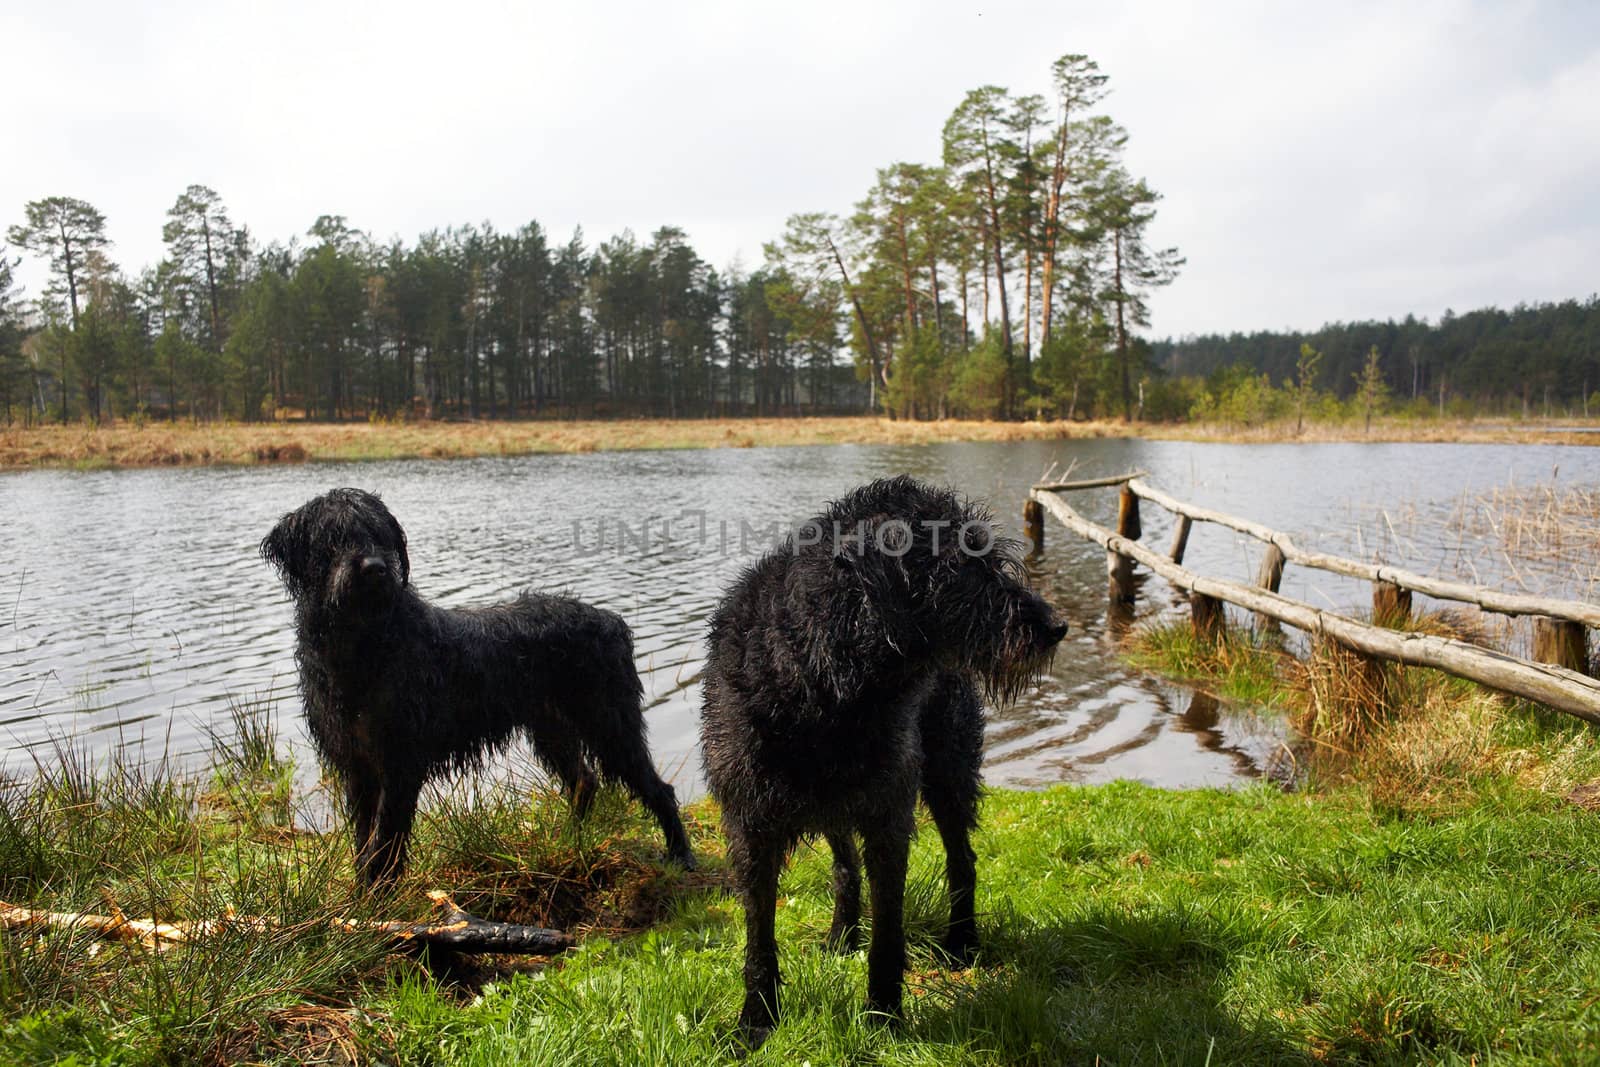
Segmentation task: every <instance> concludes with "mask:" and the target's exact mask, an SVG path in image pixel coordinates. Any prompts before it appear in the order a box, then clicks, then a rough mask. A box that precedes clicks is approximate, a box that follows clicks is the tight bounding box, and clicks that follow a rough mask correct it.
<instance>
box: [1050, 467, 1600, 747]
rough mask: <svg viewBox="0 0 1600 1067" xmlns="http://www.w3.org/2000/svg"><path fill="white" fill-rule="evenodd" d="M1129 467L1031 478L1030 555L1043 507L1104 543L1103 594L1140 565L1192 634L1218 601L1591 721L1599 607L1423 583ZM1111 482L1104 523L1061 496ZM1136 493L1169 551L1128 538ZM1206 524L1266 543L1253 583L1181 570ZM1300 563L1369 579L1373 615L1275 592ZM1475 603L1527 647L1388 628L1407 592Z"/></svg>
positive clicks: (1124, 585) (1115, 591)
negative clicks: (1530, 643)
mask: <svg viewBox="0 0 1600 1067" xmlns="http://www.w3.org/2000/svg"><path fill="white" fill-rule="evenodd" d="M1143 475H1144V472H1143V471H1135V472H1132V473H1129V474H1125V475H1119V476H1115V477H1109V478H1096V479H1089V480H1085V481H1077V482H1054V483H1049V484H1043V485H1036V486H1034V487H1033V491H1032V492H1031V493H1030V494H1029V496H1028V502H1027V504H1026V505H1025V507H1024V510H1023V527H1024V531H1025V533H1026V535H1027V537H1028V539H1029V541H1030V542H1031V544H1032V546H1033V550H1034V551H1035V552H1039V551H1043V549H1044V514H1045V513H1046V512H1048V513H1049V514H1051V515H1053V516H1054V517H1055V518H1056V519H1058V520H1059V521H1060V522H1061V524H1062V525H1063V526H1065V527H1067V529H1069V530H1071V531H1073V532H1074V533H1076V534H1078V535H1080V536H1082V537H1085V538H1087V539H1089V540H1091V541H1094V542H1096V543H1097V544H1099V545H1100V546H1102V547H1103V548H1104V549H1105V550H1106V572H1107V595H1108V596H1110V597H1111V598H1112V599H1113V600H1117V601H1123V602H1131V600H1132V597H1133V568H1134V565H1135V564H1136V563H1140V564H1143V565H1144V566H1146V567H1148V568H1149V569H1150V570H1151V571H1153V572H1155V573H1156V574H1158V575H1160V576H1161V577H1162V578H1165V579H1166V580H1167V581H1169V582H1171V583H1172V584H1173V585H1174V586H1176V587H1177V588H1179V589H1182V590H1184V591H1185V592H1186V593H1188V598H1189V605H1190V611H1191V614H1192V619H1193V624H1194V627H1195V630H1196V632H1197V633H1198V634H1200V635H1201V636H1203V637H1206V638H1208V639H1214V638H1215V637H1217V636H1219V635H1220V634H1221V632H1222V626H1223V621H1224V620H1223V611H1222V604H1223V602H1227V603H1230V604H1236V605H1238V606H1239V607H1242V608H1245V609H1247V610H1249V611H1251V612H1254V613H1255V616H1256V619H1257V622H1258V624H1260V625H1275V624H1277V623H1285V624H1287V625H1289V626H1293V627H1295V628H1296V629H1299V630H1303V631H1305V632H1307V633H1310V634H1314V635H1317V636H1321V637H1326V638H1329V639H1332V640H1334V641H1337V642H1339V643H1340V644H1342V645H1344V646H1346V647H1347V648H1350V649H1352V650H1353V651H1355V652H1357V653H1359V654H1361V655H1363V656H1369V657H1373V658H1375V659H1381V660H1388V661H1391V662H1394V663H1403V664H1407V665H1410V666H1416V667H1433V668H1436V669H1438V670H1441V671H1445V672H1447V673H1449V674H1453V675H1456V676H1458V677H1461V678H1467V679H1470V680H1471V681H1474V682H1478V683H1480V684H1482V685H1486V686H1489V687H1491V688H1493V689H1498V690H1501V691H1503V692H1506V693H1511V694H1513V695H1515V696H1520V697H1525V698H1526V699H1528V700H1533V701H1537V702H1538V703H1541V704H1545V705H1548V706H1550V707H1552V708H1556V709H1558V710H1561V711H1565V712H1568V713H1570V714H1572V715H1576V716H1578V717H1580V718H1583V719H1588V720H1589V721H1590V722H1595V723H1600V681H1596V680H1595V679H1594V678H1592V677H1590V676H1589V674H1588V673H1587V672H1588V659H1589V656H1588V628H1589V627H1595V626H1600V606H1597V605H1594V604H1588V603H1584V602H1582V601H1576V600H1557V599H1551V598H1546V597H1534V596H1525V595H1521V594H1516V593H1506V592H1502V591H1500V590H1496V589H1489V588H1486V587H1483V586H1477V585H1466V584H1463V583H1460V582H1450V581H1444V580H1442V579H1438V578H1430V577H1426V576H1424V575H1420V574H1413V573H1412V572H1410V571H1406V570H1402V569H1400V568H1398V567H1390V566H1385V565H1382V564H1372V563H1363V562H1361V561H1359V560H1352V559H1345V558H1343V557H1339V556H1330V555H1326V554H1323V553H1319V552H1308V551H1306V550H1304V549H1302V548H1300V547H1299V546H1298V545H1296V544H1295V543H1294V542H1293V540H1291V539H1290V538H1289V536H1288V535H1287V534H1284V533H1281V532H1279V531H1277V530H1273V529H1271V528H1269V527H1266V526H1263V525H1261V524H1260V523H1256V522H1251V521H1250V520H1248V519H1241V518H1238V517H1236V516H1233V515H1227V514H1224V513H1223V512H1220V511H1213V510H1210V509H1208V508H1201V507H1196V506H1195V505H1193V504H1188V503H1185V502H1184V501H1181V500H1177V499H1175V498H1173V497H1171V496H1169V495H1167V494H1166V493H1163V492H1162V491H1161V490H1159V489H1157V488H1155V487H1154V486H1152V485H1150V484H1149V483H1147V482H1146V481H1144V477H1143ZM1110 486H1120V487H1121V488H1120V491H1119V495H1118V508H1117V528H1116V529H1115V530H1110V529H1107V528H1106V527H1104V526H1099V525H1097V524H1095V523H1093V522H1090V521H1089V520H1088V519H1086V518H1084V517H1083V516H1082V515H1081V514H1079V513H1078V512H1077V511H1076V510H1074V509H1073V508H1072V506H1071V505H1069V504H1068V503H1067V502H1066V500H1065V498H1064V494H1067V493H1072V492H1077V491H1081V490H1086V489H1094V488H1105V487H1110ZM1141 500H1147V501H1149V502H1151V503H1153V504H1157V505H1159V506H1160V507H1163V508H1165V509H1166V510H1168V511H1170V512H1172V513H1173V515H1174V516H1176V524H1175V528H1174V530H1173V538H1172V546H1171V548H1170V549H1169V550H1168V551H1167V552H1166V553H1165V554H1162V553H1160V552H1156V551H1154V550H1153V549H1151V548H1148V547H1146V546H1145V545H1142V544H1140V543H1139V538H1140V537H1141V536H1142V534H1143V529H1142V526H1141V523H1140V518H1139V502H1140V501H1141ZM1196 522H1209V523H1214V524H1216V525H1219V526H1225V527H1227V528H1229V529H1232V530H1237V531H1238V532H1240V533H1243V534H1247V535H1249V536H1251V537H1253V538H1255V539H1257V540H1259V541H1261V542H1263V543H1264V544H1266V546H1267V551H1266V556H1265V558H1264V559H1263V560H1262V564H1261V570H1260V573H1259V574H1258V576H1257V578H1256V583H1255V584H1254V585H1247V584H1245V583H1243V582H1235V581H1229V580H1227V579H1223V578H1209V577H1206V576H1204V575H1200V574H1196V573H1195V572H1194V571H1192V570H1189V569H1188V568H1187V567H1185V566H1184V565H1183V556H1184V551H1185V549H1186V548H1187V547H1188V542H1189V530H1190V527H1191V525H1192V524H1193V523H1196ZM1290 563H1292V564H1295V565H1296V566H1302V567H1311V568H1314V569H1317V570H1323V571H1329V572H1331V573H1334V574H1342V575H1345V576H1347V577H1351V578H1358V579H1363V580H1366V581H1369V582H1371V583H1372V616H1373V621H1372V622H1370V623H1368V622H1363V621H1361V620H1358V619H1353V618H1350V617H1349V616H1346V615H1340V614H1337V613H1336V612H1332V611H1327V610H1324V609H1321V608H1315V607H1312V606H1311V605H1310V604H1307V603H1304V602H1303V601H1299V600H1294V599H1291V598H1289V597H1286V596H1282V595H1281V594H1279V592H1278V587H1279V584H1280V582H1281V581H1282V579H1283V569H1284V567H1285V565H1287V564H1290ZM1413 592H1417V593H1422V594H1423V595H1425V596H1430V597H1433V598H1435V599H1438V600H1450V601H1457V602H1460V603H1467V604H1474V605H1476V606H1478V607H1479V608H1481V609H1482V610H1484V611H1489V612H1495V613H1497V614H1501V615H1526V616H1532V617H1533V618H1534V652H1533V658H1532V659H1523V658H1521V657H1518V656H1512V655H1509V654H1507V653H1504V652H1497V651H1495V650H1494V649H1488V648H1483V647H1480V646H1478V645H1473V644H1468V643H1467V642H1464V641H1457V640H1454V639H1452V638H1448V637H1438V636H1435V635H1432V634H1421V633H1415V632H1412V631H1409V630H1404V629H1398V628H1397V627H1399V626H1401V625H1403V624H1404V623H1405V621H1406V620H1407V618H1408V617H1409V616H1410V613H1411V594H1412V593H1413Z"/></svg>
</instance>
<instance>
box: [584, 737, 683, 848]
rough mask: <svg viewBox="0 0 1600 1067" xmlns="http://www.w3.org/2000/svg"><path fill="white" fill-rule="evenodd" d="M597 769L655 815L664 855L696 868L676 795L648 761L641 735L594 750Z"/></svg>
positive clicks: (648, 752) (648, 754)
mask: <svg viewBox="0 0 1600 1067" xmlns="http://www.w3.org/2000/svg"><path fill="white" fill-rule="evenodd" d="M595 755H596V757H597V758H598V759H599V761H600V771H601V773H602V774H604V775H605V776H606V777H607V778H611V779H614V780H616V781H619V782H621V783H622V784H623V785H625V786H627V787H628V792H630V793H632V794H633V795H634V796H635V797H638V798H639V802H640V803H641V804H643V805H644V806H645V807H646V808H647V809H648V810H649V812H650V814H652V815H654V816H655V817H656V822H657V823H659V824H660V825H661V833H662V836H664V837H665V838H666V840H667V856H668V858H669V859H671V860H672V861H673V862H675V863H677V864H678V865H679V866H681V867H682V868H683V869H684V870H687V871H692V870H694V867H695V861H694V849H692V848H690V847H689V834H688V831H686V830H684V828H683V818H682V817H681V816H680V815H679V814H678V795H677V794H676V793H674V792H673V790H672V787H671V786H670V785H668V784H667V783H666V782H664V781H662V780H661V775H659V774H657V773H656V765H655V764H654V763H652V762H651V760H650V750H649V749H647V748H645V744H644V738H643V737H642V736H634V737H628V738H624V739H619V741H618V742H617V744H616V746H615V748H612V749H610V750H597V751H596V752H595Z"/></svg>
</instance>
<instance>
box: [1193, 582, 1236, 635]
mask: <svg viewBox="0 0 1600 1067" xmlns="http://www.w3.org/2000/svg"><path fill="white" fill-rule="evenodd" d="M1189 610H1190V611H1191V612H1193V616H1192V618H1193V620H1194V635H1195V637H1197V638H1199V639H1200V640H1201V641H1203V642H1205V643H1207V644H1215V643H1216V642H1218V641H1220V640H1222V638H1223V636H1224V635H1225V634H1226V633H1227V617H1226V616H1225V615H1224V614H1223V612H1222V601H1220V600H1218V599H1217V598H1216V597H1214V596H1206V594H1204V593H1195V592H1191V593H1190V594H1189Z"/></svg>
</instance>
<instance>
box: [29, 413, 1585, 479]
mask: <svg viewBox="0 0 1600 1067" xmlns="http://www.w3.org/2000/svg"><path fill="white" fill-rule="evenodd" d="M1094 437H1150V438H1161V439H1170V440H1190V441H1232V442H1241V443H1266V442H1288V441H1307V442H1315V441H1363V440H1365V441H1374V442H1376V441H1470V442H1485V441H1491V442H1520V441H1528V440H1531V439H1536V440H1538V441H1541V442H1546V443H1551V442H1563V443H1572V444H1600V435H1595V434H1583V433H1565V434H1538V435H1530V434H1529V433H1527V432H1526V430H1523V429H1516V428H1512V427H1510V426H1507V425H1505V424H1494V425H1486V424H1473V423H1470V422H1438V423H1435V422H1426V423H1415V422H1383V423H1379V424H1374V426H1373V432H1372V434H1371V435H1370V436H1369V435H1367V434H1364V433H1362V432H1361V429H1360V427H1359V426H1344V425H1319V426H1313V427H1308V428H1307V430H1306V432H1305V433H1304V434H1302V435H1300V436H1298V437H1297V436H1296V435H1295V434H1294V433H1293V431H1292V428H1288V427H1283V426H1268V427H1259V428H1254V429H1249V430H1241V429H1237V428H1228V427H1223V426H1215V425H1191V424H1186V425H1159V424H1150V423H1136V424H1129V423H1123V422H1120V421H1115V420H1105V421H1098V422H968V421H958V420H947V421H941V422H904V421H890V420H888V419H884V418H877V417H872V416H849V417H827V418H793V419H770V418H769V419H677V420H668V419H617V420H605V421H598V420H595V421H573V422H558V421H538V422H533V421H527V422H488V421H479V422H394V423H381V422H380V423H296V422H274V423H187V422H183V423H176V424H169V423H151V424H147V425H143V426H140V425H136V424H133V423H115V424H112V425H107V426H102V427H98V428H97V427H91V426H88V425H82V424H80V425H70V426H55V425H51V426H39V427H31V428H22V427H16V426H13V427H10V428H5V429H0V469H12V470H15V469H19V468H28V467H69V468H97V467H159V466H194V465H208V464H224V465H228V464H231V465H237V464H252V463H282V462H301V461H307V460H310V461H317V460H364V459H415V458H424V459H456V458H462V457H470V456H514V455H525V454H528V453H535V452H597V451H613V450H630V449H667V448H751V447H766V446H773V445H817V444H927V443H930V442H936V441H1020V440H1037V439H1044V440H1061V439H1082V438H1094Z"/></svg>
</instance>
